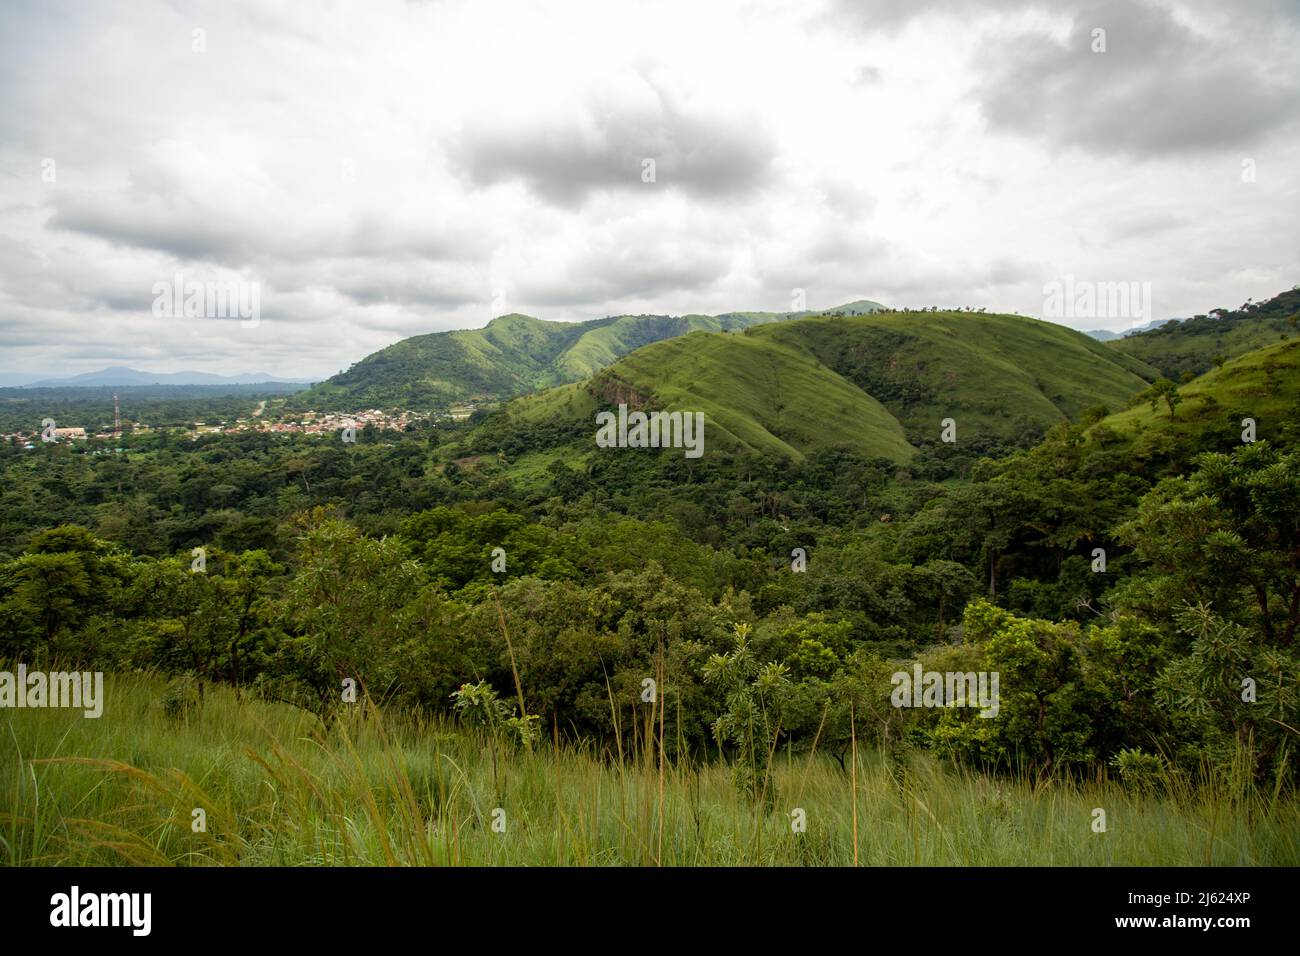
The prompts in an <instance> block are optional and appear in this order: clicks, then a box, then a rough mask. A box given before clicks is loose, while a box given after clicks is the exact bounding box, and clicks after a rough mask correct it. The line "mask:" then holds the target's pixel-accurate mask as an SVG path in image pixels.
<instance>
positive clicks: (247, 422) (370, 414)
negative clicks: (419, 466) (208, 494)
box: [0, 405, 474, 448]
mask: <svg viewBox="0 0 1300 956" xmlns="http://www.w3.org/2000/svg"><path fill="white" fill-rule="evenodd" d="M262 407H263V406H259V407H258V409H257V411H256V412H254V413H253V415H252V417H250V418H237V419H235V421H233V422H225V421H217V422H195V423H194V425H193V427H192V428H189V429H187V430H186V435H188V436H189V437H190V438H198V437H199V436H200V435H219V434H223V433H230V432H270V433H273V434H303V435H337V434H340V433H342V431H343V430H344V429H345V428H351V429H353V431H354V432H360V431H361V430H362V429H364V428H365V427H366V426H367V425H371V426H373V427H375V428H377V429H379V430H380V431H405V430H406V429H407V427H408V426H410V425H414V424H416V423H417V422H423V421H428V420H430V419H432V420H439V419H451V420H455V421H463V420H464V419H466V418H468V417H469V416H470V415H471V414H473V412H474V406H473V405H458V406H453V407H452V408H451V409H450V411H448V412H443V413H441V414H435V415H428V414H425V413H423V412H412V411H406V410H403V411H400V412H384V411H380V410H379V409H377V408H371V409H366V410H365V411H360V412H353V413H346V414H345V413H341V412H316V411H308V412H303V413H302V414H301V415H298V416H297V417H296V418H287V417H286V418H284V419H281V420H271V419H269V418H262V417H261V412H262ZM151 430H152V429H151V428H150V426H148V425H145V424H143V423H141V422H135V423H133V425H132V431H133V432H134V433H135V434H141V433H144V432H148V431H151ZM119 434H120V433H119V432H113V431H105V432H103V433H100V434H95V433H90V434H87V432H86V429H84V428H53V429H48V428H47V429H45V431H44V432H42V431H41V430H39V429H36V430H26V429H20V430H18V431H15V432H12V433H9V434H0V441H3V442H10V441H16V442H18V443H19V444H21V445H22V446H23V447H24V448H35V447H36V446H37V445H39V444H40V443H41V442H42V441H43V440H44V441H60V442H67V441H82V440H85V439H87V438H113V437H117V435H119Z"/></svg>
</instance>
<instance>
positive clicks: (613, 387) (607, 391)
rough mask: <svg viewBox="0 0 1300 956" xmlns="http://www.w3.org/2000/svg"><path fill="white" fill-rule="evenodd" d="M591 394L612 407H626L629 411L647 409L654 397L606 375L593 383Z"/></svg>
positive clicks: (615, 377) (598, 377) (597, 378)
mask: <svg viewBox="0 0 1300 956" xmlns="http://www.w3.org/2000/svg"><path fill="white" fill-rule="evenodd" d="M590 390H591V394H592V395H594V396H595V397H596V398H597V399H598V400H600V401H602V402H607V403H608V404H610V405H626V406H627V407H628V408H629V409H639V408H645V407H647V406H648V405H649V404H650V403H651V402H652V401H653V398H654V396H652V395H649V394H645V393H642V392H639V391H637V389H636V388H634V387H633V386H631V385H629V384H628V383H627V382H624V381H623V380H622V379H620V378H618V377H617V376H614V375H610V374H608V373H607V374H604V375H600V376H597V377H596V379H595V380H594V381H593V382H592V383H591V388H590Z"/></svg>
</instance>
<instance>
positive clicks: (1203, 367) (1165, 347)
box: [1107, 287, 1300, 380]
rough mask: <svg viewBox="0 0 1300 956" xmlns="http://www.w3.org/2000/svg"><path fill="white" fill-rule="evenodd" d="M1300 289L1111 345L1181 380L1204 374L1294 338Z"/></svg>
mask: <svg viewBox="0 0 1300 956" xmlns="http://www.w3.org/2000/svg"><path fill="white" fill-rule="evenodd" d="M1298 314H1300V287H1296V288H1293V289H1290V290H1288V291H1286V292H1281V293H1279V294H1277V295H1275V296H1274V297H1273V298H1271V299H1266V300H1264V301H1263V302H1246V303H1244V304H1243V305H1242V306H1241V307H1240V308H1238V309H1211V310H1210V312H1209V313H1208V314H1206V315H1197V316H1194V317H1192V318H1190V319H1187V320H1186V321H1183V322H1169V323H1166V324H1165V325H1163V326H1161V327H1159V328H1155V329H1151V330H1150V331H1147V332H1140V333H1138V334H1137V335H1130V336H1127V337H1125V338H1121V339H1115V340H1113V341H1111V342H1108V343H1107V346H1108V347H1110V348H1113V349H1115V350H1116V351H1117V352H1122V353H1123V354H1125V355H1131V356H1133V357H1134V358H1137V359H1141V360H1142V361H1143V362H1146V363H1147V364H1148V365H1153V366H1155V367H1156V368H1158V369H1159V370H1160V371H1161V373H1162V374H1163V375H1165V376H1166V377H1168V378H1171V379H1174V380H1177V379H1179V378H1181V377H1182V375H1183V373H1184V372H1187V373H1190V374H1191V375H1201V374H1203V373H1204V372H1208V371H1209V370H1210V369H1211V368H1213V367H1214V366H1215V364H1216V360H1224V359H1230V358H1235V357H1236V356H1238V355H1244V354H1245V353H1247V352H1252V351H1254V350H1256V349H1260V348H1264V347H1265V346H1268V345H1274V344H1276V343H1277V342H1278V341H1280V340H1282V339H1283V338H1285V337H1287V336H1294V335H1296V332H1297V324H1300V318H1298Z"/></svg>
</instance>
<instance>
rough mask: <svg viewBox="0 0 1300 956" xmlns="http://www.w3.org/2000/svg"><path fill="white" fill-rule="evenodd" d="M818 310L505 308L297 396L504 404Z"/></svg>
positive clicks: (345, 402) (865, 309)
mask: <svg viewBox="0 0 1300 956" xmlns="http://www.w3.org/2000/svg"><path fill="white" fill-rule="evenodd" d="M883 308H884V306H882V305H880V304H879V303H877V302H870V301H865V300H863V301H857V302H850V303H847V304H846V305H842V306H837V307H836V308H835V309H831V310H825V311H828V312H843V313H845V314H853V315H860V314H866V313H869V312H873V311H880V310H882V309H883ZM815 314H820V313H816V312H812V311H801V312H730V313H725V314H723V315H682V316H673V315H618V316H610V317H608V318H603V319H593V320H591V321H589V322H548V321H543V320H542V319H537V318H534V317H532V316H529V315H519V314H511V315H502V316H498V317H497V318H495V319H493V320H492V321H491V322H489V323H488V324H487V325H486V326H485V327H483V328H481V329H466V330H459V331H454V332H433V333H430V334H427V335H416V336H413V337H411V338H408V339H403V340H402V341H400V342H397V343H395V344H393V345H390V346H389V347H388V348H386V349H382V350H381V351H378V352H375V353H374V354H372V355H368V356H366V357H365V358H364V359H362V360H361V361H359V362H357V363H356V364H355V365H353V366H352V367H351V368H350V369H348V370H347V371H346V372H341V373H340V374H338V375H335V376H333V377H332V378H330V379H327V380H326V381H324V382H321V383H320V384H318V385H316V386H313V387H312V388H311V389H309V390H307V391H305V392H303V393H302V395H300V396H299V398H300V400H301V401H302V402H303V403H305V404H310V405H314V406H316V407H318V408H331V407H344V406H346V407H348V408H357V407H362V406H375V407H381V408H383V407H393V406H402V407H406V408H423V407H428V406H437V405H446V404H449V403H452V402H463V401H499V400H502V399H506V398H512V397H514V396H516V395H522V394H524V393H527V392H530V391H533V390H535V389H538V388H545V387H548V386H553V385H560V384H563V383H566V382H573V381H578V380H579V379H582V378H585V377H587V376H588V375H591V374H592V373H593V372H595V371H597V370H599V369H601V368H604V367H605V366H607V365H609V364H610V363H611V362H613V361H615V360H616V359H618V358H620V357H621V356H624V355H627V354H628V353H629V352H632V351H635V350H636V349H638V348H641V347H642V346H645V345H650V344H653V343H655V342H660V341H663V340H665V339H670V338H674V337H676V336H680V335H685V334H686V333H688V332H694V331H707V332H729V331H738V330H740V329H745V328H749V327H751V326H755V325H763V324H766V323H771V322H781V321H785V320H788V319H792V318H798V317H801V316H807V315H815Z"/></svg>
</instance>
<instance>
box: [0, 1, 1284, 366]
mask: <svg viewBox="0 0 1300 956" xmlns="http://www.w3.org/2000/svg"><path fill="white" fill-rule="evenodd" d="M855 7H858V8H860V9H863V10H865V13H859V14H855V15H849V14H848V13H846V12H845V8H844V7H842V6H841V5H839V4H835V3H830V2H828V3H826V4H825V5H824V6H823V7H820V8H812V9H803V8H801V7H800V6H799V5H787V4H777V3H775V2H768V0H761V2H749V0H729V2H722V3H718V4H700V3H698V0H689V2H688V0H669V2H667V3H663V4H659V3H656V4H643V3H631V2H595V0H586V2H579V3H565V4H541V5H539V4H535V3H526V2H522V0H520V2H512V3H501V4H492V5H484V4H474V3H471V2H465V0H462V2H450V3H448V2H435V3H405V2H397V0H375V2H368V3H350V4H342V5H338V6H333V7H328V8H321V7H320V6H319V5H317V4H311V3H302V4H294V5H288V6H286V5H282V4H270V3H252V2H244V3H229V4H221V5H217V6H211V5H207V4H187V3H163V2H152V3H151V2H142V3H139V4H132V5H129V6H126V7H118V8H115V9H111V8H109V7H107V6H90V5H83V4H79V3H66V4H58V3H54V4H47V3H30V4H12V3H11V4H6V5H5V6H4V7H3V9H2V10H0V38H3V39H0V210H4V215H3V217H0V349H3V354H4V359H3V361H2V362H0V365H3V366H4V367H3V368H0V371H9V370H36V371H40V372H45V373H51V374H54V373H58V374H68V373H75V372H80V371H85V370H88V369H91V368H97V367H100V366H103V365H108V364H130V365H137V366H142V367H148V368H151V369H156V370H159V371H169V370H177V369H180V368H204V369H207V370H211V371H218V372H238V371H245V370H254V369H256V370H265V371H268V372H272V373H275V374H280V375H285V376H298V375H321V376H323V375H327V374H330V373H332V372H334V371H336V370H338V369H340V368H345V367H347V366H348V365H349V364H351V363H352V362H354V361H356V360H357V359H359V358H361V357H362V356H363V355H365V354H367V353H368V352H370V351H373V350H374V349H377V348H381V347H383V346H384V345H387V344H389V343H391V342H393V341H395V340H396V339H398V338H401V337H404V336H406V335H413V334H418V333H422V332H428V331H436V330H441V329H448V328H459V327H470V326H478V325H482V324H484V323H485V322H486V321H487V320H488V319H489V318H490V317H491V315H492V307H493V305H494V299H495V303H496V304H500V303H501V302H502V299H501V297H500V295H499V293H502V292H503V293H504V302H505V305H506V308H508V309H509V310H510V311H523V312H530V313H532V314H537V315H539V316H541V317H544V318H555V319H570V320H571V319H583V318H592V317H597V316H601V315H607V314H617V313H621V312H655V313H685V312H722V311H730V310H737V309H759V308H768V309H776V310H781V309H786V308H789V307H790V295H791V290H792V289H794V288H796V287H797V288H803V289H805V290H806V292H807V296H808V301H809V302H810V303H811V304H813V305H814V306H820V307H826V306H831V305H835V304H838V303H840V302H844V301H848V300H851V299H857V298H864V297H866V298H875V299H879V300H882V301H886V302H890V303H893V304H897V305H911V306H924V305H930V304H938V305H972V306H977V307H979V306H983V307H986V308H990V309H999V310H1007V311H1013V310H1014V311H1019V312H1023V313H1026V314H1037V313H1039V312H1040V311H1041V309H1042V286H1043V284H1044V283H1045V282H1048V281H1050V280H1052V279H1056V278H1059V277H1061V276H1064V275H1066V274H1069V275H1073V276H1076V277H1078V278H1082V279H1092V280H1096V281H1125V280H1127V281H1149V282H1151V283H1152V285H1153V290H1154V296H1155V303H1156V314H1157V315H1186V314H1190V313H1192V312H1198V311H1204V310H1205V309H1207V308H1210V307H1213V306H1216V305H1224V304H1235V303H1239V302H1241V301H1243V300H1244V299H1245V298H1246V297H1247V296H1253V297H1255V298H1260V297H1263V296H1267V295H1269V294H1272V293H1274V292H1277V291H1279V290H1281V289H1283V288H1287V287H1290V286H1291V285H1292V284H1293V283H1294V282H1295V281H1296V277H1297V275H1300V261H1298V256H1300V252H1298V250H1300V226H1298V225H1297V223H1296V220H1295V217H1294V215H1293V214H1292V211H1293V210H1294V209H1295V208H1297V198H1298V197H1297V195H1296V172H1295V171H1296V170H1297V169H1300V140H1298V139H1297V130H1296V124H1295V123H1294V119H1295V117H1296V113H1297V109H1298V108H1300V107H1297V105H1296V104H1297V99H1296V98H1295V97H1292V98H1291V99H1290V100H1289V101H1285V100H1282V101H1280V100H1278V99H1277V98H1276V97H1275V96H1273V94H1272V93H1268V95H1267V96H1266V97H1265V98H1264V99H1260V100H1259V101H1258V102H1256V101H1254V100H1250V99H1249V97H1250V96H1251V93H1250V87H1249V83H1250V82H1252V81H1253V80H1255V79H1258V78H1259V76H1261V75H1264V74H1261V73H1260V72H1259V68H1258V66H1257V64H1262V63H1265V62H1273V61H1272V60H1271V59H1269V58H1271V57H1274V56H1275V55H1276V54H1277V53H1278V51H1285V50H1288V49H1293V48H1294V41H1295V39H1296V22H1295V20H1294V19H1287V18H1285V17H1284V15H1283V9H1282V8H1281V7H1271V6H1261V7H1259V8H1257V10H1256V11H1255V16H1254V19H1249V18H1248V16H1247V14H1246V13H1245V12H1234V17H1235V18H1236V19H1235V20H1234V21H1232V27H1233V29H1232V31H1225V29H1224V24H1223V22H1222V21H1221V19H1220V15H1219V14H1218V13H1216V9H1215V7H1214V6H1213V5H1211V4H1208V3H1205V2H1202V0H1185V2H1184V3H1181V4H1177V5H1174V6H1172V7H1169V8H1168V9H1169V10H1172V13H1166V12H1165V10H1166V7H1165V6H1160V7H1156V6H1148V7H1145V8H1143V10H1142V11H1140V12H1139V13H1138V14H1131V13H1130V14H1128V15H1127V19H1125V18H1122V17H1120V16H1119V15H1118V14H1116V15H1115V22H1116V24H1117V25H1118V28H1119V31H1120V32H1119V35H1118V36H1116V35H1115V34H1114V32H1112V35H1111V38H1110V42H1111V44H1112V48H1113V50H1114V51H1115V53H1116V55H1115V56H1114V57H1113V60H1112V61H1110V62H1111V63H1112V64H1113V69H1114V70H1115V71H1117V72H1116V73H1114V74H1113V75H1111V76H1110V78H1109V79H1108V82H1107V85H1106V95H1107V97H1108V99H1107V101H1106V108H1107V110H1108V111H1107V112H1105V113H1101V114H1098V113H1097V112H1096V111H1093V112H1091V113H1087V114H1083V113H1080V114H1079V122H1078V123H1076V124H1072V123H1071V119H1070V117H1071V115H1073V114H1071V113H1070V111H1071V110H1075V111H1077V110H1079V109H1080V103H1081V96H1083V95H1084V93H1086V90H1087V88H1088V87H1087V84H1086V83H1083V82H1082V81H1081V80H1080V79H1079V77H1080V75H1081V74H1080V73H1079V71H1080V70H1081V69H1083V68H1084V67H1089V68H1090V67H1091V66H1093V65H1094V64H1091V63H1086V64H1083V65H1082V66H1081V65H1080V64H1079V63H1078V62H1077V58H1075V59H1074V60H1069V59H1067V58H1066V53H1067V52H1068V50H1067V49H1066V47H1065V46H1063V44H1064V43H1065V41H1066V40H1067V39H1068V38H1069V37H1070V36H1071V32H1070V31H1071V27H1072V25H1073V24H1075V21H1076V14H1077V15H1078V16H1088V15H1092V14H1091V12H1090V11H1091V10H1092V9H1093V8H1090V7H1087V6H1082V5H1080V6H1078V7H1076V8H1069V9H1065V10H1058V9H1056V8H1055V7H1047V6H1043V7H1040V5H1038V4H1035V3H1033V2H1025V3H1023V4H1011V5H1005V4H991V3H985V2H977V0H971V2H969V3H966V4H964V5H962V6H960V7H957V8H955V9H956V10H957V14H958V15H956V16H955V15H952V14H951V13H948V14H945V13H942V12H935V11H937V10H938V9H939V8H937V7H936V8H934V10H930V9H928V8H925V7H924V6H922V7H919V8H914V6H913V5H900V4H899V3H897V2H895V0H888V2H884V3H880V4H876V5H874V6H873V5H867V6H865V7H862V6H861V5H855ZM914 9H919V10H920V12H919V13H918V12H914ZM948 9H949V10H951V9H954V8H948ZM1096 9H1097V10H1100V11H1101V13H1098V14H1097V15H1102V14H1103V13H1105V11H1106V10H1107V9H1109V8H1105V7H1102V8H1096ZM1080 22H1082V21H1080ZM1125 23H1132V24H1136V26H1135V27H1134V29H1133V32H1132V39H1133V40H1134V42H1137V40H1138V39H1139V38H1142V37H1146V38H1147V39H1145V40H1141V42H1143V43H1147V44H1148V45H1150V46H1151V47H1152V50H1151V52H1152V53H1156V54H1158V55H1159V56H1160V57H1162V58H1164V59H1165V60H1166V61H1167V62H1169V63H1171V64H1176V65H1177V68H1178V69H1177V72H1176V73H1175V74H1174V76H1175V78H1177V77H1179V76H1183V75H1184V74H1185V73H1187V72H1188V71H1189V70H1190V71H1191V76H1192V77H1193V78H1194V77H1195V76H1198V75H1200V76H1203V77H1205V78H1212V77H1213V76H1215V75H1217V74H1215V73H1213V71H1211V72H1206V73H1204V74H1198V73H1197V71H1196V69H1195V68H1194V67H1189V66H1188V65H1187V63H1186V62H1185V61H1184V60H1183V59H1181V58H1180V56H1181V55H1180V53H1179V50H1180V49H1181V47H1180V46H1179V44H1180V43H1186V44H1190V46H1189V49H1191V50H1192V52H1193V53H1196V54H1197V55H1204V54H1205V51H1206V50H1210V51H1213V52H1215V54H1216V62H1217V63H1218V64H1219V65H1218V66H1217V67H1216V69H1218V70H1221V71H1222V70H1226V69H1234V70H1236V72H1235V73H1234V74H1233V77H1234V83H1235V84H1236V85H1235V86H1234V87H1233V88H1232V96H1231V97H1228V96H1226V95H1225V96H1224V97H1220V98H1218V99H1216V100H1210V101H1207V102H1204V103H1199V104H1198V103H1197V102H1196V101H1190V102H1189V101H1188V99H1187V97H1185V96H1181V94H1179V98H1177V99H1176V100H1175V101H1173V102H1174V105H1175V106H1176V107H1177V113H1176V114H1171V115H1170V116H1167V117H1165V122H1164V123H1163V125H1161V124H1159V123H1154V122H1153V120H1152V118H1153V117H1156V118H1159V117H1160V113H1159V103H1160V96H1161V95H1162V94H1161V90H1162V89H1165V87H1164V86H1162V82H1163V81H1162V80H1161V77H1160V76H1159V75H1156V74H1153V73H1152V72H1151V68H1150V66H1149V64H1148V63H1147V61H1146V60H1145V59H1144V58H1143V55H1142V49H1141V48H1139V49H1137V51H1136V53H1135V51H1134V50H1133V48H1132V47H1131V46H1130V47H1125V46H1124V41H1125V37H1124V33H1123V31H1124V29H1125V27H1124V24H1125ZM1139 28H1140V29H1139ZM196 29H201V30H203V31H205V32H204V34H203V37H204V41H205V43H206V50H205V51H204V52H195V51H194V50H193V36H194V34H193V31H194V30H196ZM1030 42H1032V44H1033V46H1032V49H1031V48H1029V47H1024V51H1025V52H1024V56H1023V58H1022V60H1021V61H1016V62H1022V63H1023V64H1031V65H1032V67H1033V71H1032V72H1031V73H1029V74H1026V73H1025V72H1024V71H1023V70H1022V71H1020V72H1017V73H1014V74H1009V73H1008V72H1007V71H1006V69H1005V67H1004V66H1003V64H1005V63H1006V62H1008V61H1007V59H1006V57H1007V56H1008V55H1009V52H1008V51H1009V49H1010V50H1012V52H1014V48H1009V47H1008V44H1011V43H1016V44H1023V43H1030ZM1288 44H1290V46H1288ZM1197 51H1199V53H1197ZM1108 55H1109V54H1108ZM1036 77H1041V78H1042V79H1043V83H1042V84H1041V85H1040V86H1035V85H1034V83H1035V78H1036ZM1268 77H1270V79H1269V82H1270V83H1273V84H1275V86H1276V84H1279V83H1281V84H1285V83H1286V82H1289V81H1290V80H1291V79H1293V78H1294V73H1293V72H1292V73H1287V72H1285V71H1282V72H1278V71H1276V70H1274V71H1272V72H1271V73H1269V74H1268ZM1207 82H1208V80H1207ZM1193 85H1194V84H1193ZM1186 88H1191V87H1188V86H1187V85H1186V84H1184V85H1183V86H1179V85H1178V84H1177V83H1175V84H1174V85H1173V86H1172V87H1170V89H1171V90H1172V93H1171V95H1173V94H1178V91H1179V90H1184V89H1186ZM1269 89H1275V87H1270V88H1269ZM1125 90H1136V91H1137V93H1135V94H1134V96H1135V97H1137V98H1136V99H1134V100H1133V101H1134V103H1135V104H1138V105H1139V106H1140V109H1139V108H1138V106H1135V108H1134V112H1133V115H1132V116H1131V117H1130V116H1127V115H1126V114H1125V112H1124V110H1125V105H1124V104H1125V103H1126V102H1127V100H1126V98H1125V96H1126V94H1124V91H1125ZM1081 91H1083V92H1081ZM1243 97H1244V98H1246V101H1247V102H1249V103H1253V104H1254V105H1253V107H1252V110H1250V111H1248V112H1245V113H1243V111H1241V110H1238V111H1237V113H1238V114H1241V115H1236V116H1234V117H1223V116H1219V115H1216V114H1215V113H1214V112H1213V109H1212V108H1213V107H1215V106H1216V104H1217V105H1218V106H1223V105H1224V104H1225V103H1231V102H1240V101H1241V100H1242V98H1243ZM1084 100H1085V101H1086V97H1084ZM1085 105H1086V103H1085ZM1198 109H1203V114H1197V113H1196V110H1198ZM1198 123H1201V124H1204V125H1206V126H1208V127H1211V128H1209V129H1207V130H1205V131H1204V133H1203V135H1201V134H1200V133H1199V131H1198V129H1197V124H1198ZM1126 124H1130V125H1126ZM1132 124H1144V126H1143V128H1141V129H1134V128H1131V125H1132ZM1216 124H1217V125H1216ZM1089 137H1091V138H1092V139H1091V140H1090V139H1089ZM47 158H48V159H53V160H54V162H55V171H56V173H57V176H56V179H55V181H54V182H46V181H44V180H43V179H42V169H43V166H42V163H43V160H45V159H47ZM645 158H653V159H655V160H656V164H657V168H656V181H655V182H653V183H645V182H643V181H642V179H641V168H642V167H641V161H642V160H643V159H645ZM1247 158H1249V159H1251V160H1253V161H1254V163H1255V167H1256V169H1257V178H1256V181H1255V182H1253V183H1244V182H1243V181H1242V178H1241V163H1242V161H1243V159H1247ZM178 271H179V272H182V273H184V274H185V275H186V276H187V277H189V278H195V279H200V280H202V279H217V278H229V277H240V278H244V279H246V280H249V281H257V282H259V283H261V288H262V296H263V299H262V316H263V321H262V323H261V325H260V326H258V327H257V328H253V329H245V328H241V327H240V324H239V323H237V322H216V321H203V320H183V319H170V318H163V319H160V318H155V317H154V316H153V315H152V313H151V310H150V306H151V303H152V298H153V296H152V291H151V290H152V287H153V284H154V283H155V282H157V281H160V280H168V279H170V278H171V277H172V276H173V275H174V274H175V273H177V272H178ZM1082 324H1087V323H1082ZM1095 324H1098V325H1105V324H1107V323H1105V322H1098V323H1095ZM1111 324H1112V325H1113V324H1114V323H1111Z"/></svg>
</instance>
